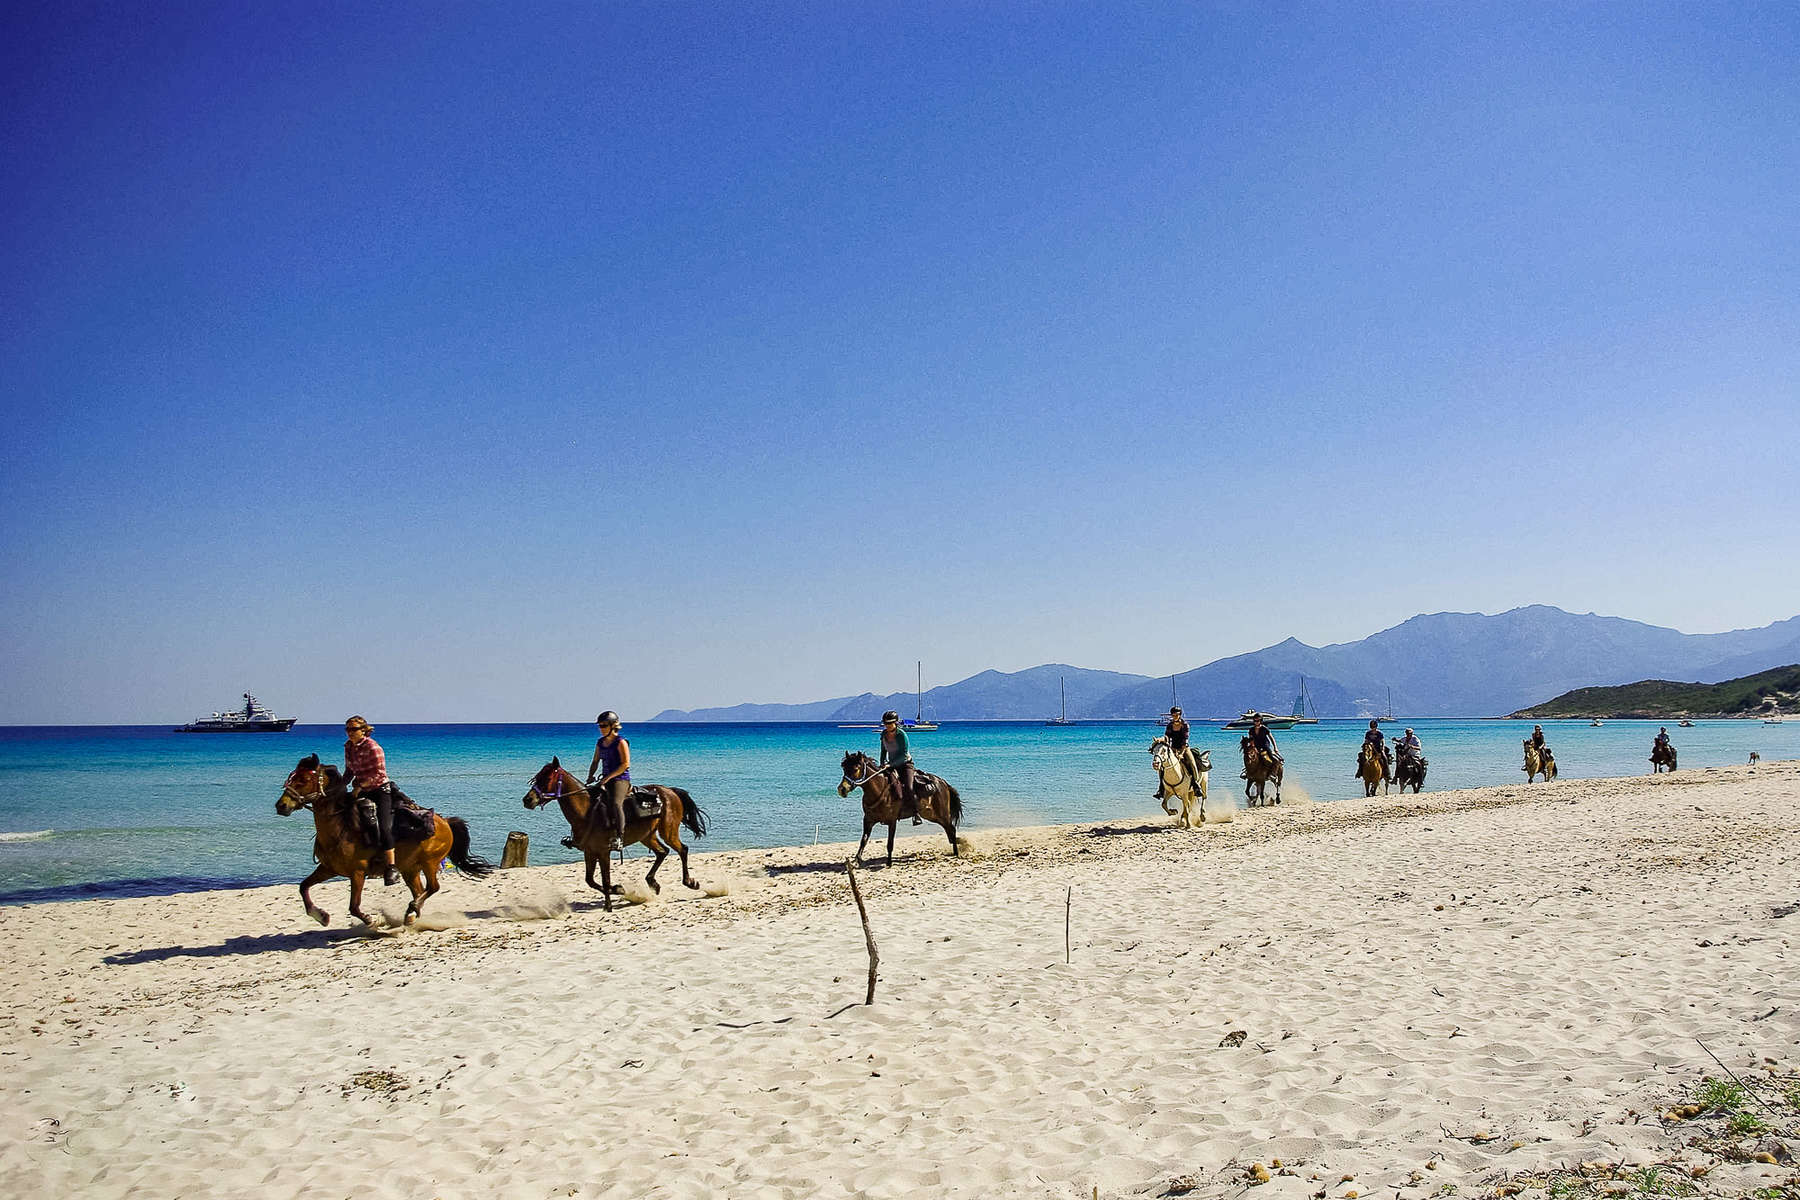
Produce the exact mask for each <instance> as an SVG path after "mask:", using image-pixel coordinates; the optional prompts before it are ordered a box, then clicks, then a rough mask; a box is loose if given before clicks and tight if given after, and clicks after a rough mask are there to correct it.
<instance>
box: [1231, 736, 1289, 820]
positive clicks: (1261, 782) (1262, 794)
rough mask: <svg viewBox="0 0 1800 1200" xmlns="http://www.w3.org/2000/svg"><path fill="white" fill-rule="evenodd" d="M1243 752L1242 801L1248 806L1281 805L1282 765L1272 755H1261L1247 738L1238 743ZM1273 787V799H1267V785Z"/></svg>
mask: <svg viewBox="0 0 1800 1200" xmlns="http://www.w3.org/2000/svg"><path fill="white" fill-rule="evenodd" d="M1238 747H1239V748H1240V749H1241V750H1243V752H1244V799H1245V800H1247V801H1249V803H1250V806H1251V807H1252V808H1255V807H1256V806H1257V805H1259V804H1260V805H1265V806H1266V805H1269V804H1280V803H1281V776H1282V774H1283V770H1284V764H1283V763H1282V761H1281V760H1280V759H1279V758H1276V757H1275V756H1274V755H1272V754H1263V753H1261V752H1260V751H1258V750H1257V748H1256V747H1255V746H1253V745H1251V744H1250V739H1249V738H1247V737H1246V738H1243V739H1241V740H1240V741H1239V742H1238ZM1270 783H1273V784H1274V785H1275V799H1274V800H1270V799H1268V785H1269V784H1270Z"/></svg>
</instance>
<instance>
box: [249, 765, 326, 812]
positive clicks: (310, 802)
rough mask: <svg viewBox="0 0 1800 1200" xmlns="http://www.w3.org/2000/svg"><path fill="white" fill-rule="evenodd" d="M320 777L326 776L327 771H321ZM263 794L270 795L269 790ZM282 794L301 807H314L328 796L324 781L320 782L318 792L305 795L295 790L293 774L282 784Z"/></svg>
mask: <svg viewBox="0 0 1800 1200" xmlns="http://www.w3.org/2000/svg"><path fill="white" fill-rule="evenodd" d="M319 778H320V779H321V780H323V779H324V778H325V773H324V772H323V771H321V772H320V773H319ZM263 794H264V795H265V796H266V795H268V793H267V792H264V793H263ZM281 794H282V796H283V797H284V798H286V799H288V800H292V801H293V802H294V803H295V804H296V805H298V806H299V807H301V808H312V807H313V806H314V805H315V804H318V803H319V802H320V801H322V800H325V799H326V798H327V797H326V795H325V785H324V783H322V782H321V783H320V784H319V790H318V791H316V792H308V793H306V794H305V795H304V796H303V795H301V794H300V793H299V792H296V791H295V790H294V777H293V776H292V775H290V776H288V777H287V780H286V782H284V783H283V784H282V785H281Z"/></svg>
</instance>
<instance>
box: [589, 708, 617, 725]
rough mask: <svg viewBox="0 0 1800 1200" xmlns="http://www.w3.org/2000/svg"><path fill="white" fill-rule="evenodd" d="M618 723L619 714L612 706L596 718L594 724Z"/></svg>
mask: <svg viewBox="0 0 1800 1200" xmlns="http://www.w3.org/2000/svg"><path fill="white" fill-rule="evenodd" d="M618 723H619V714H618V713H616V712H614V711H613V710H612V709H610V708H609V709H607V710H606V711H605V712H603V713H601V714H600V715H599V716H597V717H595V718H594V724H596V725H617V724H618Z"/></svg>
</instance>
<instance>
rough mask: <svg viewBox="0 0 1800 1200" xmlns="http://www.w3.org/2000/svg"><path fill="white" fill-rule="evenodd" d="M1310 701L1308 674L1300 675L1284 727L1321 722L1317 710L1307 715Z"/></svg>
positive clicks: (1265, 723)
mask: <svg viewBox="0 0 1800 1200" xmlns="http://www.w3.org/2000/svg"><path fill="white" fill-rule="evenodd" d="M1310 702H1311V698H1310V697H1309V696H1307V694H1306V676H1304V675H1302V676H1301V677H1300V694H1299V695H1298V696H1295V697H1294V718H1293V720H1292V721H1291V722H1289V724H1288V725H1285V726H1283V727H1282V728H1284V729H1285V728H1291V727H1292V726H1294V725H1317V724H1318V723H1319V716H1318V713H1316V712H1315V713H1314V714H1313V715H1312V716H1310V717H1309V716H1307V715H1306V710H1307V708H1308V707H1309V706H1310ZM1388 719H1389V720H1392V719H1393V718H1392V717H1390V718H1388ZM1263 724H1264V725H1267V724H1268V722H1267V721H1264V722H1263ZM1226 728H1228V729H1229V728H1230V726H1226Z"/></svg>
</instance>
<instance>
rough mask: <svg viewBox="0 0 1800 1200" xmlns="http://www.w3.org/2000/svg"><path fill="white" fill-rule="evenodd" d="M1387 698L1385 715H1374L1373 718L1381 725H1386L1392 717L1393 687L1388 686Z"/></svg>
mask: <svg viewBox="0 0 1800 1200" xmlns="http://www.w3.org/2000/svg"><path fill="white" fill-rule="evenodd" d="M1387 700H1388V710H1387V715H1386V716H1385V717H1376V718H1375V719H1376V720H1377V721H1379V722H1380V723H1381V724H1383V725H1386V724H1387V723H1388V722H1390V721H1392V720H1393V719H1394V689H1393V688H1389V689H1388V690H1387Z"/></svg>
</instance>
